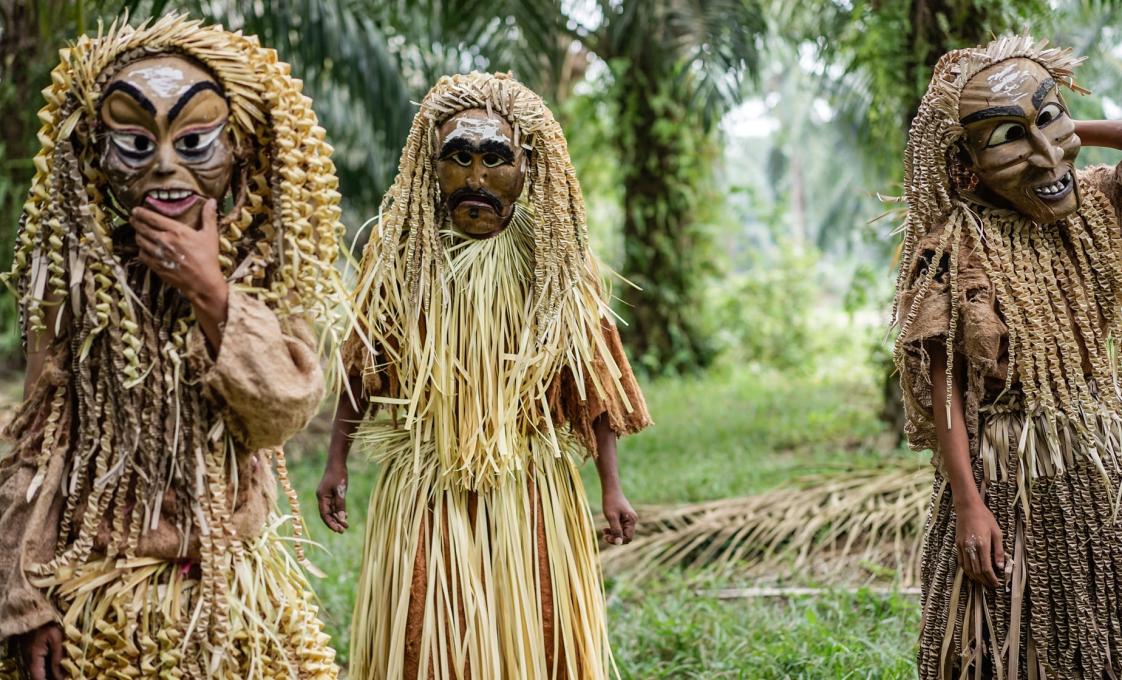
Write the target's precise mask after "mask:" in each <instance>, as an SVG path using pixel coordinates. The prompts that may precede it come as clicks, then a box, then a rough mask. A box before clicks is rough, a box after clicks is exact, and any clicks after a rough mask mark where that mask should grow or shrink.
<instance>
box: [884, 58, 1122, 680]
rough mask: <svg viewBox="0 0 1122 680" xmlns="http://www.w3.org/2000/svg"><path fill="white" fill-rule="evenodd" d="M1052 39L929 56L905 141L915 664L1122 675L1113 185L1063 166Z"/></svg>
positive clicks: (1120, 287) (904, 289) (903, 294)
mask: <svg viewBox="0 0 1122 680" xmlns="http://www.w3.org/2000/svg"><path fill="white" fill-rule="evenodd" d="M1078 61H1079V60H1077V59H1075V58H1073V57H1072V56H1071V55H1070V53H1069V51H1067V50H1060V49H1046V48H1045V46H1044V44H1043V43H1036V42H1034V41H1033V40H1032V39H1030V38H1026V37H1019V38H1003V39H1000V40H997V41H994V42H992V43H990V44H989V45H987V46H985V47H983V48H974V49H965V50H958V51H955V52H951V53H949V54H947V55H945V56H944V57H943V58H942V59H941V60H940V61H939V64H938V65H937V66H936V69H935V74H934V76H933V77H932V80H931V84H930V86H929V87H928V90H927V93H926V95H925V96H924V97H923V101H922V103H921V105H920V109H919V113H918V114H917V116H916V118H915V121H914V122H913V124H912V128H911V132H910V134H909V138H908V146H907V156H906V165H905V183H906V190H907V201H908V214H907V220H906V225H905V228H906V232H905V239H904V250H903V260H902V265H901V272H900V279H899V283H898V293H897V303H896V304H897V309H896V319H897V323H898V324H899V328H900V336H899V340H898V343H897V347H896V360H897V365H898V367H899V369H900V373H901V376H902V383H903V388H904V395H905V401H906V406H907V412H908V432H909V435H910V437H911V443H912V445H913V446H915V447H917V448H932V449H933V450H934V451H935V452H936V455H935V464H936V482H935V489H934V495H933V501H932V507H931V513H930V516H929V519H928V524H927V533H926V540H925V547H924V558H923V569H922V581H923V618H922V624H921V628H922V632H921V638H920V649H919V671H920V677H922V678H944V677H955V678H957V677H971V678H973V677H995V678H1085V679H1087V680H1091V679H1095V680H1098V679H1099V678H1104V677H1115V676H1116V675H1117V674H1119V673H1122V528H1120V527H1119V525H1118V523H1117V521H1116V517H1117V507H1118V506H1117V505H1116V503H1117V501H1118V499H1119V496H1118V492H1119V486H1120V484H1122V472H1120V469H1119V464H1120V460H1119V456H1120V455H1122V448H1120V447H1122V399H1120V397H1119V394H1120V392H1119V387H1120V385H1119V381H1118V379H1117V359H1116V347H1115V346H1113V345H1114V344H1116V343H1117V341H1118V338H1120V337H1122V313H1120V312H1122V309H1120V304H1122V261H1120V259H1119V258H1120V257H1122V233H1120V231H1119V222H1118V218H1117V209H1118V206H1119V198H1120V197H1122V191H1120V188H1122V186H1120V184H1119V181H1118V178H1117V177H1116V175H1115V172H1114V170H1113V169H1109V168H1104V167H1097V168H1091V169H1088V170H1081V171H1076V169H1075V167H1074V161H1075V157H1076V154H1077V153H1078V151H1079V148H1080V139H1079V136H1077V134H1076V124H1075V122H1074V121H1073V120H1072V119H1071V117H1070V116H1069V114H1068V110H1067V107H1066V105H1065V103H1064V101H1063V99H1062V98H1061V96H1060V87H1061V86H1065V85H1066V86H1067V87H1069V88H1072V89H1076V88H1075V86H1074V84H1073V82H1072V69H1073V68H1074V67H1075V66H1076V64H1077V63H1078Z"/></svg>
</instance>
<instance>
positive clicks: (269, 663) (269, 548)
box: [0, 17, 343, 678]
mask: <svg viewBox="0 0 1122 680" xmlns="http://www.w3.org/2000/svg"><path fill="white" fill-rule="evenodd" d="M159 54H178V55H184V56H187V57H190V58H193V59H194V60H196V61H197V62H198V63H201V64H202V65H204V66H205V67H206V69H207V70H209V71H210V72H211V73H212V74H213V76H214V77H215V80H216V81H217V82H218V83H219V84H220V85H221V87H222V89H223V90H224V92H225V97H226V99H227V101H228V103H229V106H230V117H229V121H228V123H227V126H228V129H229V133H230V134H231V136H232V141H233V144H234V147H235V148H236V149H237V161H236V162H235V165H234V167H235V171H234V180H233V182H232V185H231V196H230V198H231V200H232V207H231V208H229V209H228V210H227V211H225V214H224V215H223V216H222V217H221V218H220V222H219V230H220V253H221V255H220V260H221V265H222V268H223V271H224V273H225V274H226V276H227V278H228V280H229V281H230V293H229V302H228V318H227V322H226V325H225V329H224V331H223V342H222V345H221V350H220V352H219V354H218V356H217V357H216V358H213V359H212V358H211V356H210V353H209V351H208V350H207V348H206V345H205V343H206V340H205V339H204V337H203V335H202V332H201V330H200V329H199V326H198V323H197V322H196V320H195V318H194V315H193V312H192V308H191V306H190V304H189V303H188V302H187V301H186V300H185V298H184V297H183V296H182V295H181V294H180V293H179V292H178V291H177V290H175V289H173V288H171V287H170V286H165V285H163V284H162V283H161V282H160V280H159V279H158V278H157V277H156V276H155V275H154V274H152V273H151V272H150V271H149V270H147V269H146V268H145V267H143V266H142V265H140V264H139V263H138V262H137V261H136V260H135V258H124V257H121V256H120V255H119V254H117V253H116V252H115V249H114V248H115V246H114V242H113V237H114V229H115V227H116V225H117V223H118V221H119V218H118V217H117V214H116V212H115V211H116V207H115V205H114V204H113V203H112V201H111V199H110V198H109V196H110V193H109V192H110V187H109V186H108V185H107V180H106V176H105V175H104V174H103V173H102V172H101V170H100V169H99V166H98V149H99V148H100V147H99V144H103V143H104V140H102V139H99V131H98V127H97V125H98V102H99V98H100V93H101V91H102V88H103V87H104V86H105V84H106V83H107V82H108V81H109V80H110V79H111V78H112V77H113V75H114V73H116V72H117V71H119V70H120V69H122V68H123V67H125V66H126V65H128V64H129V63H130V62H134V61H136V60H138V59H143V58H145V57H149V56H152V55H159ZM61 56H62V63H61V64H60V65H59V66H58V68H56V69H55V70H54V72H53V74H52V82H51V85H50V86H49V87H48V88H47V89H46V90H44V94H45V96H46V98H47V105H46V107H45V108H43V110H42V111H41V112H40V113H39V117H40V118H41V120H42V121H43V128H42V130H41V132H40V133H39V138H40V140H42V142H43V149H42V151H40V153H39V154H38V155H37V156H36V158H35V167H36V175H35V179H34V183H33V185H32V188H31V194H30V198H29V199H28V201H27V204H26V206H25V209H24V213H23V218H22V221H21V224H20V231H19V237H18V245H17V250H16V256H15V263H14V266H13V271H12V272H11V274H10V278H9V282H10V283H11V284H12V285H13V287H14V289H15V291H16V292H17V294H18V297H19V303H20V308H21V311H22V322H23V330H24V332H25V337H26V334H27V333H28V332H35V331H37V330H41V329H42V328H43V324H44V321H45V319H46V318H47V315H45V309H46V307H47V306H48V305H52V304H59V305H62V306H63V307H64V308H65V309H67V310H69V313H67V314H63V315H60V316H59V318H60V321H59V327H58V328H57V329H55V332H54V337H55V338H56V340H55V342H54V344H53V345H52V347H51V351H50V356H49V359H48V360H47V364H46V367H45V368H44V370H43V373H42V375H41V377H40V379H39V380H38V381H37V383H36V384H35V385H34V386H33V388H32V389H31V391H30V392H29V395H28V397H27V399H26V401H25V402H24V404H23V405H22V406H21V408H20V410H19V412H18V414H17V415H16V417H15V419H14V422H13V423H12V424H11V426H10V428H9V432H8V434H9V435H10V436H11V437H12V438H13V439H14V441H15V449H14V451H13V453H12V455H10V456H9V457H7V458H6V459H4V460H3V462H0V639H3V638H9V637H11V636H13V635H15V634H19V633H22V632H25V631H29V630H32V629H34V628H37V627H39V626H42V625H44V624H47V623H49V622H52V621H53V622H58V623H60V624H61V625H62V627H63V631H64V636H65V643H64V648H65V649H64V656H65V659H64V661H63V666H64V668H65V670H66V672H67V673H68V674H69V675H72V676H73V677H86V678H93V677H137V676H138V675H142V676H144V677H156V676H159V677H197V678H203V677H226V678H233V677H237V678H249V677H252V678H274V677H286V678H287V677H301V678H327V677H335V675H336V668H335V666H334V662H333V659H334V652H333V651H332V650H331V649H330V647H329V646H328V640H327V637H326V635H325V634H324V633H323V632H322V626H321V624H320V622H319V621H318V620H317V609H316V605H315V604H314V601H313V598H312V596H311V593H310V591H309V588H308V584H307V582H306V581H305V579H304V576H303V575H302V570H301V568H300V565H299V564H298V562H301V561H302V557H301V555H302V553H301V552H300V550H299V544H298V543H296V544H295V547H294V549H293V550H292V551H291V552H292V553H294V554H295V557H294V556H293V554H290V550H289V549H288V548H286V547H284V541H286V540H287V541H292V540H293V537H291V536H290V537H289V538H288V539H285V538H283V536H282V533H281V525H282V524H284V521H283V520H282V518H280V517H279V516H278V515H277V513H276V510H275V482H274V477H273V472H272V466H273V464H274V463H275V464H276V468H277V472H278V474H279V475H280V477H281V480H282V482H284V487H285V490H286V492H287V494H288V496H289V501H290V502H291V503H292V504H293V505H292V510H293V512H294V514H295V511H296V506H295V494H294V493H292V490H291V487H290V486H289V485H288V483H287V479H286V476H285V467H284V455H283V452H282V450H281V445H282V443H283V442H284V440H285V439H286V438H287V437H288V436H289V435H291V434H292V433H294V432H295V431H297V430H298V429H300V428H301V427H303V425H304V424H305V423H306V421H307V419H308V418H309V417H310V416H311V414H312V413H313V412H314V410H315V408H316V407H317V404H318V402H319V399H320V397H321V394H322V390H323V375H322V372H321V370H320V368H319V362H318V358H317V355H316V351H315V348H316V340H315V339H314V338H313V337H312V336H311V329H312V326H311V325H310V324H309V322H320V327H321V328H322V329H323V330H324V334H323V341H322V342H323V344H324V345H325V346H328V347H330V346H333V343H332V342H331V336H332V334H333V333H337V332H338V330H332V329H333V328H334V322H333V321H332V319H333V314H334V310H335V308H336V307H337V305H338V303H339V302H340V301H341V300H342V299H343V298H342V296H341V295H340V294H339V293H338V291H342V290H343V288H342V286H341V284H340V280H339V278H338V276H337V275H336V274H335V272H334V269H333V262H334V260H335V258H336V252H337V243H338V239H339V238H340V236H341V226H340V223H339V216H340V211H339V207H338V203H339V195H338V193H337V191H336V185H337V182H336V178H335V176H334V166H333V165H332V163H331V160H330V151H331V149H330V147H329V146H328V145H327V144H326V143H325V142H324V131H323V129H322V128H320V127H318V126H317V124H316V117H315V114H314V113H313V111H312V109H311V101H310V100H309V99H308V98H307V97H305V96H303V95H302V94H300V82H299V81H298V80H294V79H292V78H291V77H289V75H288V72H289V68H288V65H287V64H284V63H282V62H279V61H277V57H276V53H275V52H274V51H273V50H270V49H265V48H262V47H261V46H260V45H259V44H258V42H257V40H256V38H251V37H245V36H242V35H240V34H237V33H229V32H226V31H223V30H222V29H221V28H220V27H214V26H209V27H203V26H201V25H200V24H199V23H198V22H195V21H188V20H186V19H184V18H182V17H167V18H164V19H161V20H159V21H157V22H156V23H154V24H151V25H148V26H142V27H140V28H131V27H130V26H128V25H126V24H124V23H123V22H121V23H119V24H114V25H113V26H112V27H110V28H109V29H108V30H107V31H105V32H100V31H99V34H98V36H97V37H95V38H91V37H88V36H87V37H82V38H80V39H79V40H78V41H77V42H76V43H74V44H73V45H72V46H71V47H69V48H68V49H65V50H63V51H62V52H61ZM296 518H297V521H296V522H295V531H294V533H295V538H296V539H298V537H299V535H300V525H299V522H298V515H296ZM12 651H13V652H14V651H15V650H14V649H13V650H12ZM12 671H13V665H12V662H11V660H10V659H9V660H8V661H2V660H0V676H9V675H11V674H12Z"/></svg>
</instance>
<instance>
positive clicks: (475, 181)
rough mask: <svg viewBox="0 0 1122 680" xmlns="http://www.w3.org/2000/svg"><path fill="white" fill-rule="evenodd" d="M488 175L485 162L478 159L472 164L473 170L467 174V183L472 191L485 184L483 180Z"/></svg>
mask: <svg viewBox="0 0 1122 680" xmlns="http://www.w3.org/2000/svg"><path fill="white" fill-rule="evenodd" d="M486 177H487V169H486V168H484V167H483V163H481V162H480V161H476V162H474V163H472V165H471V172H470V173H468V176H467V185H468V188H470V189H471V190H472V191H478V190H479V188H480V187H482V186H483V180H484V179H485V178H486Z"/></svg>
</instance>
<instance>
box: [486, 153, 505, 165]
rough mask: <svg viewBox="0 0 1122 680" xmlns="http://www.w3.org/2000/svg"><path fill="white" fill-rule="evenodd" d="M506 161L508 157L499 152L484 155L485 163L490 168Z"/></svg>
mask: <svg viewBox="0 0 1122 680" xmlns="http://www.w3.org/2000/svg"><path fill="white" fill-rule="evenodd" d="M506 162H507V159H505V158H503V157H502V156H500V155H499V154H497V153H489V154H486V155H485V156H483V165H485V166H487V167H488V168H497V167H499V166H500V165H503V164H504V163H506Z"/></svg>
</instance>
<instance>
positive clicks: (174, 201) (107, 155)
mask: <svg viewBox="0 0 1122 680" xmlns="http://www.w3.org/2000/svg"><path fill="white" fill-rule="evenodd" d="M100 114H101V124H102V129H101V132H102V134H103V135H104V137H103V145H102V150H101V167H102V169H103V170H104V171H105V173H106V175H107V177H108V179H109V187H110V190H111V191H112V194H113V198H114V199H115V200H116V202H117V204H118V205H119V206H120V208H121V209H122V210H123V211H125V212H126V213H127V212H129V211H131V210H132V209H133V208H135V207H137V206H144V207H146V208H150V209H152V210H155V211H156V212H158V213H161V214H163V215H166V216H167V217H171V218H174V219H176V220H178V221H180V222H182V223H184V224H187V225H190V226H192V227H196V228H198V226H199V219H200V216H201V214H202V207H203V204H204V203H205V202H206V200H207V199H208V198H213V199H216V200H218V201H219V202H220V204H221V201H222V200H223V198H224V197H225V196H226V193H227V191H228V190H229V186H230V176H231V173H232V170H233V166H234V153H233V150H232V146H231V142H230V138H229V134H228V132H227V129H226V122H227V119H228V118H229V115H230V107H229V104H228V103H227V101H226V97H225V95H224V93H223V91H222V87H221V85H219V84H218V82H217V81H216V80H215V79H214V77H213V76H212V75H211V74H210V73H209V72H208V71H207V70H206V68H204V67H203V66H202V65H201V64H199V63H198V62H196V61H194V60H192V59H188V58H185V57H181V56H177V55H163V56H157V57H150V58H145V59H140V60H138V61H135V62H133V63H131V64H129V65H128V66H126V67H125V68H123V69H121V70H120V72H118V73H117V75H116V76H115V77H114V78H113V79H112V80H111V81H109V83H107V84H106V86H105V89H104V90H103V94H102V97H101V105H100Z"/></svg>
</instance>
